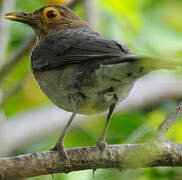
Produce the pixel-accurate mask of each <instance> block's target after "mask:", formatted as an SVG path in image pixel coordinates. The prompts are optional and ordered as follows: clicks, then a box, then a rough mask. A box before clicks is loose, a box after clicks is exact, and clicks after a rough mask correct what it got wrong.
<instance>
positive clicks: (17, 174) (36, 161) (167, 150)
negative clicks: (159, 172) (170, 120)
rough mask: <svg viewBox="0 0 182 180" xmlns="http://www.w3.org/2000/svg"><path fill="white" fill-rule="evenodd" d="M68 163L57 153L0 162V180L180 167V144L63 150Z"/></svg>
mask: <svg viewBox="0 0 182 180" xmlns="http://www.w3.org/2000/svg"><path fill="white" fill-rule="evenodd" d="M66 153H67V155H68V160H63V159H62V157H61V156H60V154H59V152H36V153H30V154H25V155H21V156H16V157H11V158H3V159H0V180H11V179H13V180H14V179H16V178H26V177H33V176H40V175H45V174H53V173H63V172H64V173H68V172H71V171H78V170H85V169H99V168H117V169H119V170H120V171H122V170H126V169H131V168H145V167H159V166H171V167H174V166H182V161H181V160H182V144H177V143H170V142H160V143H155V141H154V143H146V144H123V145H108V146H107V148H106V150H105V151H104V152H103V153H101V152H100V150H99V148H97V147H94V146H92V147H82V148H76V149H67V150H66Z"/></svg>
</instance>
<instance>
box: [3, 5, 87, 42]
mask: <svg viewBox="0 0 182 180" xmlns="http://www.w3.org/2000/svg"><path fill="white" fill-rule="evenodd" d="M5 18H6V19H8V20H12V21H19V22H22V23H25V24H28V25H29V26H31V27H32V28H33V29H34V31H35V32H36V34H37V36H38V38H39V39H44V38H45V37H46V36H48V35H50V34H52V33H54V32H58V31H60V30H63V29H68V28H78V27H87V23H85V22H84V21H83V20H81V19H80V17H79V16H78V15H76V14H75V13H74V12H73V11H72V10H70V9H69V8H67V7H64V6H58V5H51V6H45V7H42V8H40V9H38V10H36V11H34V12H31V13H27V12H11V13H7V14H5Z"/></svg>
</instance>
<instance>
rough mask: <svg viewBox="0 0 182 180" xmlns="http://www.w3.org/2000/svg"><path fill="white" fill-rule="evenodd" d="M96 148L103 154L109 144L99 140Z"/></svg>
mask: <svg viewBox="0 0 182 180" xmlns="http://www.w3.org/2000/svg"><path fill="white" fill-rule="evenodd" d="M96 146H97V147H98V148H99V149H100V151H101V152H103V151H104V150H105V149H106V147H107V143H106V142H105V141H104V140H98V141H97V143H96Z"/></svg>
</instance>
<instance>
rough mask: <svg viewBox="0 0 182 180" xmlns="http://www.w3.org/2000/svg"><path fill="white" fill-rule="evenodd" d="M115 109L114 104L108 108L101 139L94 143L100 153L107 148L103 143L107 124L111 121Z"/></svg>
mask: <svg viewBox="0 0 182 180" xmlns="http://www.w3.org/2000/svg"><path fill="white" fill-rule="evenodd" d="M115 107H116V103H114V104H112V105H111V106H110V107H109V112H108V114H107V120H106V123H105V126H104V130H103V132H102V135H101V137H100V138H99V140H98V141H97V143H96V145H97V146H98V147H99V148H100V149H101V151H104V149H105V148H106V146H107V143H106V142H105V137H106V133H107V130H108V127H109V123H110V121H111V117H112V114H113V112H114V109H115Z"/></svg>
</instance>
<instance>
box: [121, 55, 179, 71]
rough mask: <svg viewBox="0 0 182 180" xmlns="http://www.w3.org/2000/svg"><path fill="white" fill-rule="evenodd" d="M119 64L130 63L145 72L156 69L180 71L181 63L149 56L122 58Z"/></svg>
mask: <svg viewBox="0 0 182 180" xmlns="http://www.w3.org/2000/svg"><path fill="white" fill-rule="evenodd" d="M120 62H131V63H134V64H135V63H136V64H137V65H140V66H141V67H143V69H145V71H146V72H150V71H153V70H157V69H169V70H173V69H180V68H182V61H180V60H172V59H162V58H155V57H149V56H127V57H123V58H122V60H120Z"/></svg>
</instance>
